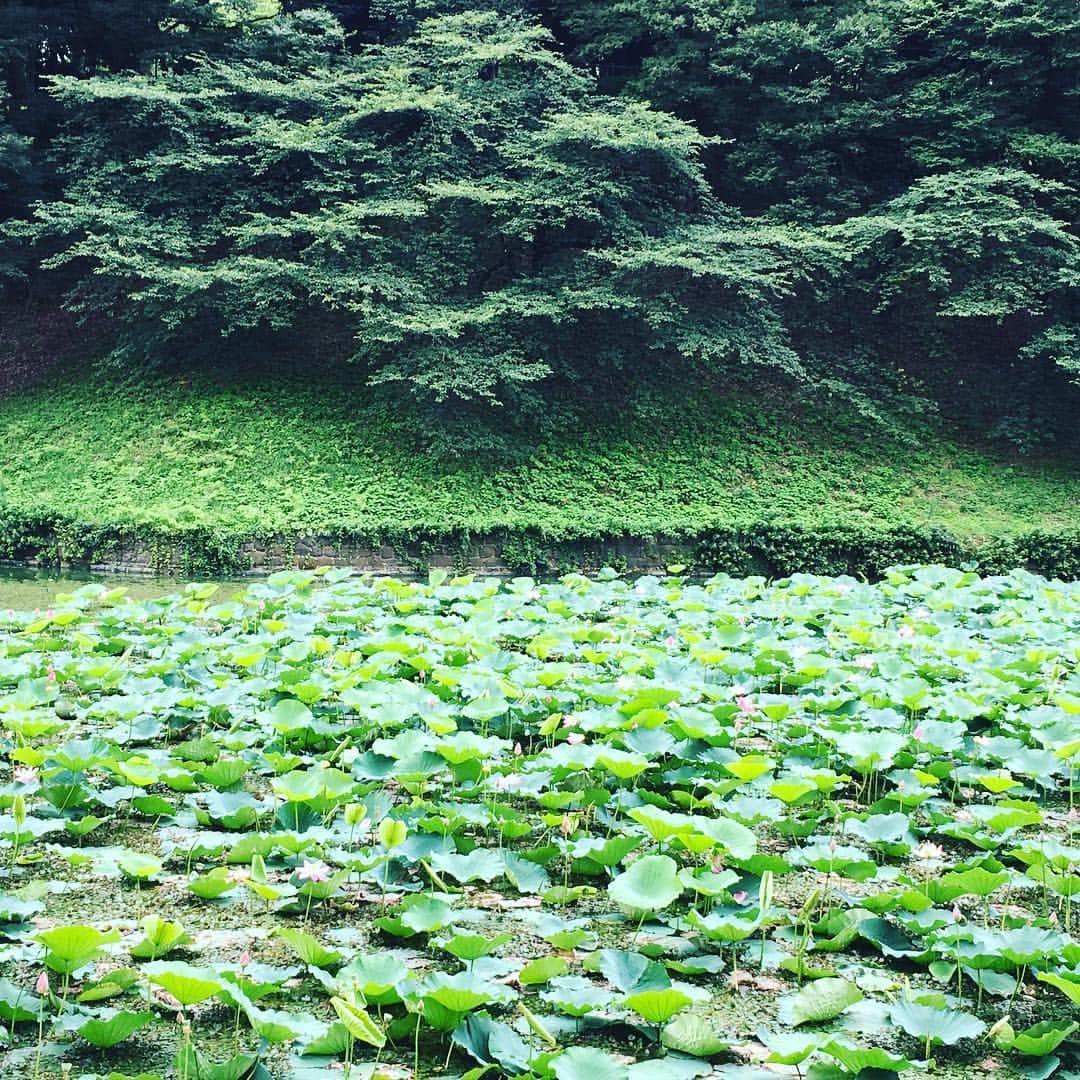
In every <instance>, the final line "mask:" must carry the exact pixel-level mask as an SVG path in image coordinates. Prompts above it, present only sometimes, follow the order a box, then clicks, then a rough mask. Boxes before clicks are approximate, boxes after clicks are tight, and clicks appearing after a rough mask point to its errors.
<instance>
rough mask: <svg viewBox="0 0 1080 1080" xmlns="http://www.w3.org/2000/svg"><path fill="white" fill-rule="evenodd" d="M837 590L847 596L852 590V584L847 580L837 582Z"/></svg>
mask: <svg viewBox="0 0 1080 1080" xmlns="http://www.w3.org/2000/svg"><path fill="white" fill-rule="evenodd" d="M836 591H837V593H839V595H840V596H847V594H848V593H849V592H851V586H850V585H849V584H848V583H847V582H846V581H841V582H838V583H837V586H836Z"/></svg>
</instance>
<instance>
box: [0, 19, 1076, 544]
mask: <svg viewBox="0 0 1080 1080" xmlns="http://www.w3.org/2000/svg"><path fill="white" fill-rule="evenodd" d="M4 17H5V27H4V29H5V33H4V36H3V39H2V40H0V65H2V66H3V68H4V72H5V76H6V78H5V80H4V83H5V85H6V88H7V89H6V93H7V94H8V95H9V96H8V98H7V99H6V100H5V101H0V223H3V222H4V221H5V219H7V223H6V224H4V225H2V229H3V231H2V233H0V279H6V280H8V281H10V282H11V283H12V285H11V288H12V289H13V290H15V291H17V292H19V293H20V294H25V295H26V296H45V297H49V296H50V295H51V296H52V297H53V298H54V299H53V301H52V302H54V303H55V298H56V297H57V296H59V295H60V294H63V295H64V296H66V297H67V300H68V302H69V304H70V305H71V306H72V307H74V308H75V309H76V310H77V311H78V312H80V313H81V316H82V317H83V318H84V319H85V320H87V322H88V324H90V325H92V326H93V327H94V329H95V333H97V334H98V335H99V336H100V337H101V339H102V344H101V345H100V346H99V348H100V351H102V352H108V353H110V355H111V356H112V359H113V361H114V363H115V364H116V365H117V366H119V367H120V368H121V369H122V370H123V371H124V372H125V373H127V374H128V375H134V376H137V377H142V375H143V374H144V373H145V372H146V371H147V370H148V369H150V368H158V367H166V368H173V369H181V370H184V371H185V372H186V371H189V370H192V369H196V368H198V367H200V366H201V367H203V368H205V367H209V366H213V367H215V368H220V367H223V366H234V367H240V366H243V365H244V364H245V363H246V364H248V365H250V366H253V367H256V368H262V369H265V368H271V369H272V368H273V367H274V366H275V365H276V364H277V363H279V362H280V361H281V359H282V358H286V359H291V360H296V359H300V360H301V361H302V362H303V363H312V364H314V363H315V362H317V361H326V360H329V362H330V363H331V364H332V365H335V366H337V367H338V368H339V369H340V368H342V367H345V366H346V364H347V363H348V364H349V366H351V368H352V369H353V370H354V371H355V373H356V377H355V378H354V379H353V380H352V385H353V387H354V396H355V398H356V399H358V400H359V399H360V398H363V397H366V396H367V395H368V393H369V390H368V387H369V386H370V385H372V384H374V385H376V386H378V387H380V388H381V389H380V393H381V394H382V395H384V397H385V400H387V401H389V402H391V403H392V404H393V407H394V408H396V409H398V410H399V411H400V412H401V413H402V414H403V415H408V416H409V417H410V418H411V424H412V426H413V428H414V429H415V430H421V431H424V432H425V435H426V437H427V439H428V441H429V443H434V444H437V445H439V446H441V447H446V446H453V447H455V448H457V449H458V450H466V451H471V452H474V453H488V452H492V451H500V452H503V451H505V450H506V449H507V447H508V446H509V445H512V444H514V442H515V440H516V439H517V438H518V436H519V435H521V434H522V433H523V432H527V433H530V434H533V433H535V431H536V430H542V429H544V428H545V427H547V428H551V427H552V426H554V425H555V424H556V423H557V422H558V419H559V418H560V414H561V409H562V406H563V403H565V402H567V401H574V402H578V403H580V402H588V401H590V400H593V399H596V398H600V397H605V398H608V399H610V400H611V401H612V402H613V403H625V402H626V401H627V400H628V398H631V397H632V396H633V395H634V394H635V393H638V392H641V391H643V390H644V391H645V392H648V390H649V388H650V387H655V386H657V385H664V384H665V383H667V382H669V381H672V380H673V379H680V378H681V379H684V380H685V379H687V378H690V379H695V380H697V381H698V382H699V383H701V384H702V385H703V386H704V387H710V386H712V385H713V384H714V381H715V380H716V378H717V377H718V376H720V377H723V378H725V379H728V378H730V377H731V376H732V375H734V374H742V375H748V376H750V378H751V380H752V382H753V385H754V386H755V388H760V387H761V386H762V385H766V380H765V379H764V378H763V377H762V373H763V372H764V373H768V376H769V378H770V379H778V380H780V381H781V382H782V385H783V386H784V387H785V388H786V389H787V391H788V392H789V393H790V392H793V391H798V392H800V393H804V394H806V395H808V396H814V397H816V398H817V399H818V400H820V401H824V402H827V403H835V402H838V401H843V402H844V403H845V404H847V405H850V406H852V407H854V408H855V409H856V410H857V411H858V412H860V413H861V414H862V415H863V416H865V417H867V418H868V419H871V420H873V421H875V422H876V423H878V424H879V425H881V426H882V427H883V428H886V427H891V429H892V430H893V431H896V430H900V429H906V428H908V427H910V426H912V425H913V423H915V422H916V421H915V417H914V415H913V414H914V413H917V412H918V411H919V410H922V409H924V408H927V407H929V403H930V402H941V404H942V406H943V408H944V409H945V410H946V411H947V412H957V413H963V414H965V415H967V416H969V417H970V423H971V426H972V428H973V429H975V430H978V431H987V432H990V433H991V434H992V435H993V436H994V437H995V438H1003V439H1006V440H1008V441H1009V442H1011V443H1013V444H1015V445H1017V446H1019V447H1022V448H1025V449H1027V450H1029V451H1038V450H1039V449H1040V448H1042V447H1044V446H1046V445H1048V444H1050V443H1052V442H1053V441H1054V440H1055V439H1056V438H1057V437H1058V436H1059V433H1060V431H1061V430H1062V429H1064V428H1065V427H1067V425H1068V423H1069V421H1070V417H1071V415H1072V414H1073V413H1074V412H1075V408H1076V402H1077V397H1076V394H1077V389H1076V385H1075V384H1076V382H1077V379H1078V377H1080V348H1078V344H1077V342H1078V340H1080V331H1078V329H1077V328H1078V326H1080V310H1078V307H1077V302H1076V295H1077V288H1076V286H1077V284H1078V283H1080V245H1078V241H1077V234H1076V229H1075V222H1076V221H1077V220H1078V217H1080V213H1078V211H1080V199H1078V196H1077V192H1078V190H1080V144H1078V143H1077V140H1076V126H1075V100H1074V89H1075V86H1076V84H1077V78H1078V74H1080V52H1078V50H1077V49H1076V45H1075V42H1076V38H1077V32H1078V29H1080V24H1078V17H1077V14H1076V12H1075V10H1074V8H1073V6H1070V5H1067V4H1061V3H1057V2H1055V0H1016V2H1015V3H1010V4H1008V5H1004V6H1003V5H1002V4H1001V3H998V2H997V0H957V2H950V3H945V2H943V0H870V2H868V3H862V4H858V5H852V4H850V3H846V2H845V3H839V2H836V0H776V2H774V3H769V4H767V5H762V4H751V3H749V2H746V0H737V2H734V3H733V2H731V0H694V2H692V3H691V2H688V0H675V2H672V3H663V4H661V3H657V2H656V0H624V2H621V3H617V4H612V3H607V2H604V0H498V2H494V3H489V4H485V5H473V4H471V3H469V0H411V2H408V3H406V2H405V0H380V2H378V3H370V4H354V3H348V2H345V0H322V2H317V0H312V2H310V3H309V2H308V0H287V2H284V3H277V2H276V0H226V2H217V0H145V2H143V0H85V2H82V3H78V4H73V3H70V2H68V0H60V2H57V0H11V2H10V3H8V4H7V5H6V7H5V13H4ZM105 341H107V342H108V344H105ZM2 358H3V357H0V359H2ZM496 406H503V407H496ZM209 554H210V556H214V553H212V552H211V553H209ZM218 556H219V557H225V553H217V556H214V557H218ZM524 562H527V560H524V561H523V564H524Z"/></svg>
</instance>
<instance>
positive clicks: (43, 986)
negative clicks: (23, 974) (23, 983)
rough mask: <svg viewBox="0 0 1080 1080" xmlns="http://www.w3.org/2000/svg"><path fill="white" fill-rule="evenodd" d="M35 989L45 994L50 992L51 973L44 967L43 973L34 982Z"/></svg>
mask: <svg viewBox="0 0 1080 1080" xmlns="http://www.w3.org/2000/svg"><path fill="white" fill-rule="evenodd" d="M34 989H35V990H36V991H37V992H38V993H39V994H41V995H45V994H47V993H48V992H49V973H48V972H47V971H45V969H44V968H42V971H41V974H40V975H39V976H38V977H37V982H36V983H34Z"/></svg>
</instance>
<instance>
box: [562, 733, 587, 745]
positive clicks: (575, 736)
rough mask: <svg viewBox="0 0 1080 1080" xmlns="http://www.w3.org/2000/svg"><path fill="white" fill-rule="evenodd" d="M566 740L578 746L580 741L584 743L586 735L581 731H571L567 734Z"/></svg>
mask: <svg viewBox="0 0 1080 1080" xmlns="http://www.w3.org/2000/svg"><path fill="white" fill-rule="evenodd" d="M566 741H567V742H568V743H569V744H570V745H571V746H577V744H578V743H583V742H584V741H585V736H584V735H582V734H581V732H580V731H571V732H570V734H569V735H567V736H566Z"/></svg>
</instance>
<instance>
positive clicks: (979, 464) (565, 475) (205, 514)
mask: <svg viewBox="0 0 1080 1080" xmlns="http://www.w3.org/2000/svg"><path fill="white" fill-rule="evenodd" d="M517 449H518V451H519V453H518V456H517V458H516V459H515V460H513V461H512V462H511V463H509V464H508V463H506V462H501V463H500V461H498V460H493V459H492V458H491V457H490V456H489V455H485V454H480V453H477V454H473V455H465V456H463V457H458V458H452V459H441V458H439V457H436V456H433V455H431V454H428V453H425V452H424V451H423V449H422V448H418V447H417V444H416V441H415V438H414V437H413V436H412V434H411V433H410V431H409V429H408V427H407V426H404V425H398V424H395V422H394V421H393V420H392V419H391V418H389V417H388V415H387V412H386V409H385V406H382V407H377V406H375V405H372V404H365V395H364V394H363V393H362V392H360V393H358V392H357V387H356V386H355V385H350V384H346V383H342V382H340V381H330V380H326V379H322V380H319V379H307V380H302V381H290V380H273V379H270V378H268V377H265V376H264V377H262V378H260V379H253V380H249V381H232V382H214V381H211V380H207V379H198V380H190V381H189V380H163V381H160V382H157V383H154V384H151V385H149V386H142V387H137V388H136V387H126V388H125V387H117V386H110V385H108V384H102V383H95V382H92V381H91V382H83V383H78V382H74V383H68V384H65V385H59V386H55V387H45V388H39V389H36V390H33V391H28V392H23V393H20V394H17V395H13V396H10V397H8V398H7V399H5V400H3V401H0V505H2V506H6V507H8V508H10V509H13V510H17V511H20V512H23V513H30V514H34V513H39V514H44V515H47V514H50V513H52V514H56V515H58V516H60V517H66V518H70V519H74V520H77V521H81V522H85V523H88V524H97V525H112V524H117V523H135V524H138V525H146V526H151V527H154V528H160V529H164V530H170V529H178V530H182V529H188V528H193V527H209V528H214V529H220V530H223V531H229V532H233V533H235V532H251V533H260V534H267V533H274V532H284V533H294V534H295V533H305V532H306V533H319V532H334V531H341V530H353V531H357V532H365V531H366V532H380V531H384V532H387V531H388V532H394V531H400V530H402V529H410V528H411V529H424V530H428V531H430V532H433V533H438V532H450V531H452V530H461V529H466V530H469V531H472V532H476V533H480V532H486V531H491V530H495V529H499V528H507V527H509V528H518V529H521V528H527V529H539V530H542V531H543V532H544V533H545V534H548V535H551V536H562V537H576V536H585V537H590V536H599V535H603V534H605V533H614V534H620V533H629V534H631V535H637V536H651V535H678V534H680V533H687V532H695V531H701V530H704V529H707V528H710V527H715V526H717V525H727V526H747V525H753V524H758V523H762V522H775V523H782V524H788V525H791V524H798V525H804V526H807V527H810V528H814V527H822V526H830V527H833V526H843V525H850V526H854V527H861V526H866V525H890V526H891V525H898V524H910V525H913V526H917V527H927V526H934V527H940V528H944V529H947V530H949V531H951V532H953V533H954V534H956V535H957V536H960V537H964V538H989V537H994V536H998V535H1001V534H1003V533H1004V534H1011V533H1020V532H1024V531H1026V530H1031V529H1046V530H1051V531H1053V530H1057V529H1062V528H1067V527H1069V526H1070V525H1071V526H1073V527H1075V525H1076V522H1077V520H1078V519H1080V468H1078V466H1077V461H1076V459H1075V458H1074V459H1071V460H1070V459H1069V457H1068V456H1067V455H1066V456H1064V457H1063V458H1062V459H1059V460H1058V461H1057V462H1056V463H1050V464H1047V463H1044V462H1040V461H1033V460H1027V459H1024V458H1017V457H1010V456H1008V455H1006V454H1003V453H998V452H994V451H990V450H986V449H981V448H977V447H973V446H971V445H970V444H968V445H965V444H964V443H963V442H961V441H958V440H956V439H953V438H950V437H948V436H946V435H943V434H940V433H935V432H934V431H933V430H932V429H928V430H927V431H925V432H924V433H922V434H920V437H919V442H918V443H917V444H913V445H908V444H906V443H903V442H900V441H898V440H894V439H890V438H888V437H886V436H884V435H883V434H882V433H881V432H878V431H875V430H874V429H872V428H867V427H866V426H865V425H860V424H857V423H855V422H853V421H850V420H845V419H844V418H843V416H841V417H840V418H839V419H838V418H836V417H835V416H834V417H832V418H829V417H825V416H822V415H820V414H817V413H814V412H807V411H800V410H798V409H796V410H794V411H793V410H792V409H791V406H790V403H787V402H784V401H782V400H777V399H775V398H768V397H755V396H747V397H745V398H742V399H737V398H734V397H730V396H728V397H722V396H716V395H713V396H707V395H705V394H701V395H700V396H699V397H698V398H697V399H696V400H695V399H693V398H692V397H690V398H686V397H680V398H679V399H678V400H677V401H667V402H663V401H661V402H652V403H651V404H645V405H639V406H638V407H637V408H636V409H633V410H630V409H628V410H626V411H625V412H620V413H619V414H618V415H616V416H608V417H601V418H599V419H597V420H595V421H594V422H591V423H589V424H588V425H582V424H581V423H579V422H568V423H567V425H566V426H565V427H564V428H561V429H560V430H557V431H553V432H552V433H550V434H547V435H546V436H545V437H544V438H543V439H541V440H539V441H537V442H536V443H535V444H525V443H522V444H520V445H519V446H518V447H517Z"/></svg>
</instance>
